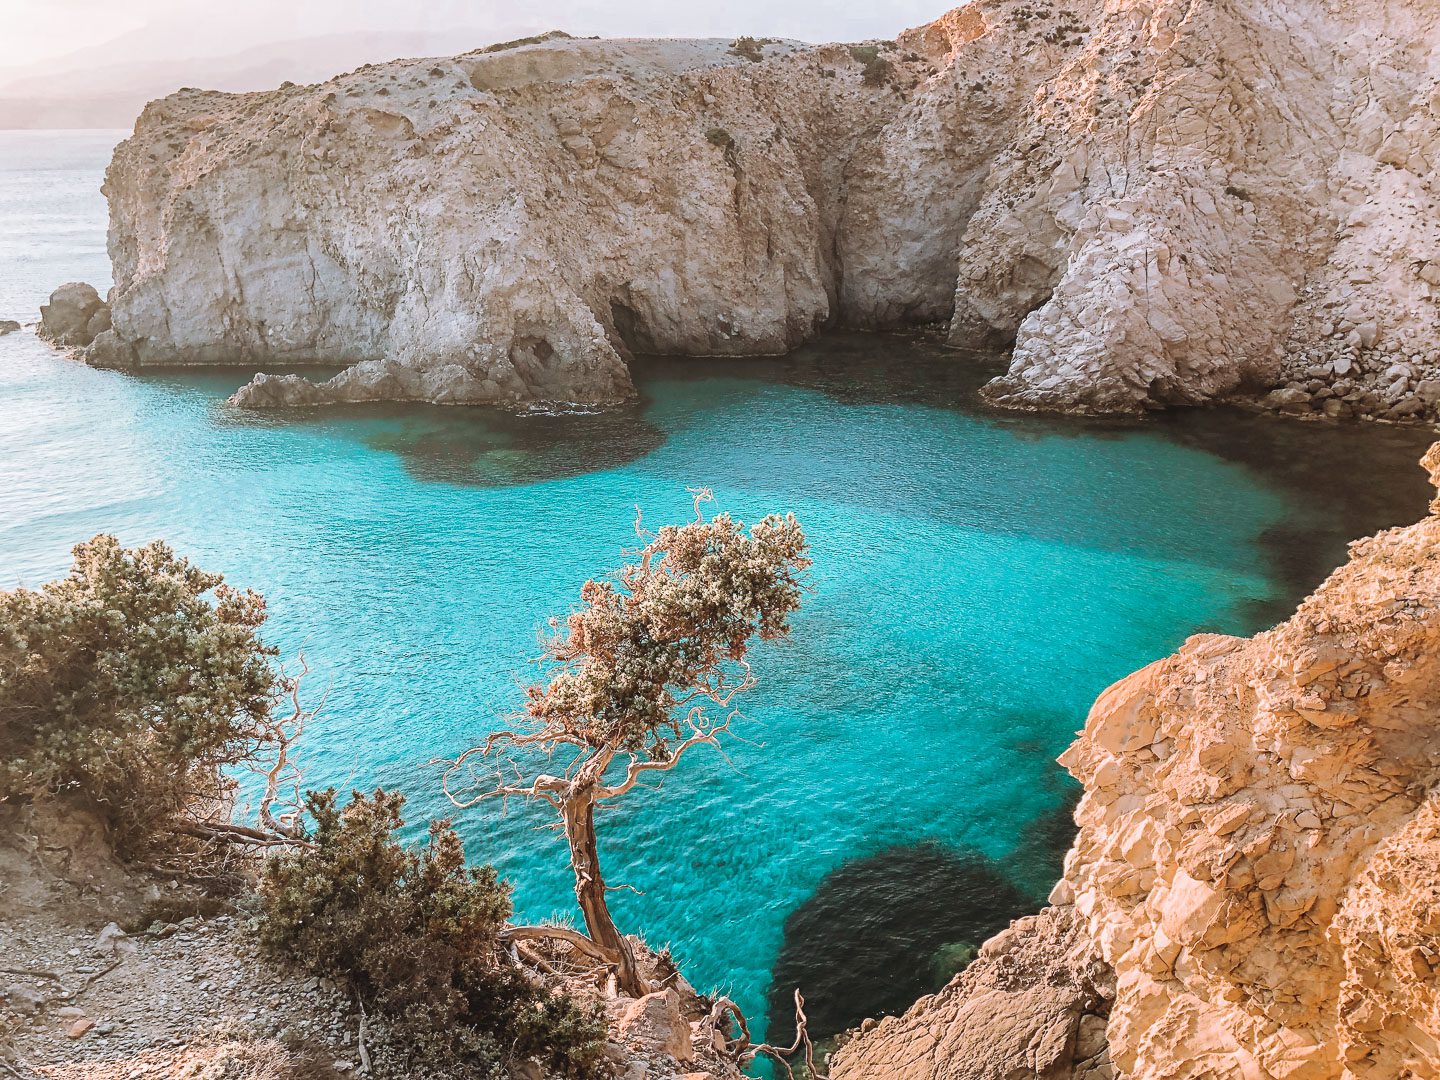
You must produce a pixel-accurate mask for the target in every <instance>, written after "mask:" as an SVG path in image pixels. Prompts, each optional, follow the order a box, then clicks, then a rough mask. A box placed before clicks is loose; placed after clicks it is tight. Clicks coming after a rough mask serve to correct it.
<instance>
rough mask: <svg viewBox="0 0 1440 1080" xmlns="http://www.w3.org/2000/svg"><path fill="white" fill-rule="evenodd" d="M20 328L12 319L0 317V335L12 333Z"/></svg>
mask: <svg viewBox="0 0 1440 1080" xmlns="http://www.w3.org/2000/svg"><path fill="white" fill-rule="evenodd" d="M19 329H20V324H19V323H18V322H16V321H15V320H14V319H0V337H4V336H5V335H6V334H13V333H15V331H17V330H19Z"/></svg>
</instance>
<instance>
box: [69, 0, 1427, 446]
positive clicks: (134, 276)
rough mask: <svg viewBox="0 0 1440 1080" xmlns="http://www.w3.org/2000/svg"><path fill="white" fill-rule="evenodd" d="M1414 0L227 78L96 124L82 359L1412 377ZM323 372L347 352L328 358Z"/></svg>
mask: <svg viewBox="0 0 1440 1080" xmlns="http://www.w3.org/2000/svg"><path fill="white" fill-rule="evenodd" d="M1437 20H1440V10H1437V9H1436V8H1435V6H1434V5H1433V4H1430V3H1427V2H1425V0H1377V2H1376V3H1370V4H1360V3H1359V2H1358V0H1286V2H1285V3H1277V2H1276V0H1210V2H1207V3H1204V4H1199V3H1195V2H1194V0H1074V2H1071V3H1059V2H1052V0H976V2H975V3H972V4H969V5H967V6H965V7H963V8H959V9H956V10H955V11H953V12H951V13H950V14H948V15H945V16H943V17H942V18H940V19H938V20H936V21H935V22H933V23H930V24H928V25H926V26H923V27H920V28H917V29H915V30H911V31H907V32H906V33H904V34H902V35H901V36H900V37H899V39H898V40H897V42H895V43H888V42H887V43H871V44H869V45H866V46H855V47H852V46H841V45H823V46H802V45H799V44H797V43H792V42H751V41H748V40H747V39H741V40H740V41H738V42H727V41H719V40H715V41H666V42H647V41H595V40H575V39H569V38H565V37H563V36H562V37H551V38H548V39H545V40H540V41H537V42H534V43H530V44H520V45H516V46H514V47H509V48H503V49H500V50H499V51H482V52H476V53H468V54H465V55H464V56H460V57H455V58H453V59H446V60H402V61H395V62H393V63H389V64H384V65H377V66H372V67H368V68H364V69H361V70H359V71H356V72H352V73H350V74H348V75H342V76H338V77H337V78H335V79H332V80H330V81H329V82H327V83H323V84H318V85H314V86H303V87H300V86H287V87H282V88H280V89H278V90H275V91H272V92H269V93H263V94H246V95H233V94H218V93H206V92H202V91H181V92H180V93H178V94H176V95H172V96H171V97H169V98H166V99H164V100H162V101H159V102H156V103H153V104H152V105H151V106H149V107H148V108H147V109H146V111H145V113H144V115H143V116H142V117H141V118H140V120H139V122H138V124H137V126H136V132H135V134H134V136H133V137H132V138H131V139H129V140H127V141H126V142H125V143H124V144H122V146H121V147H120V148H119V150H118V151H117V153H116V156H115V160H114V162H113V164H112V166H111V169H110V172H109V175H108V179H107V183H106V190H107V193H108V195H109V197H110V202H111V215H112V225H111V239H110V246H111V254H112V261H113V263H114V271H115V280H116V286H115V288H114V290H113V293H112V296H111V304H112V309H113V321H114V328H115V329H114V334H113V336H106V335H102V336H101V341H100V343H99V344H97V346H96V347H95V348H94V350H93V351H94V352H95V353H96V354H97V357H98V358H99V359H100V360H101V362H104V363H106V364H108V365H110V366H116V365H124V364H132V365H145V364H154V363H177V362H180V363H235V364H242V365H249V366H252V367H255V366H260V365H263V364H266V363H277V362H280V363H283V362H292V361H300V360H305V361H318V362H329V363H336V364H343V365H347V366H350V367H349V370H347V371H346V372H345V373H344V374H342V375H341V376H339V377H338V378H337V379H335V380H333V381H332V382H331V383H328V384H326V385H325V386H324V387H316V386H313V385H311V384H309V383H306V382H304V381H303V380H298V379H294V378H291V379H270V380H260V381H257V383H256V384H254V385H253V386H252V387H250V388H247V390H246V391H244V392H242V395H241V397H240V400H242V401H245V402H248V403H251V404H262V403H283V402H290V401H294V402H312V401H313V402H319V401H327V400H358V399H365V398H377V397H378V398H418V399H423V400H429V401H451V402H481V401H494V402H502V403H515V402H523V401H533V400H573V401H586V402H596V403H605V402H613V401H616V400H619V399H621V398H624V397H626V396H628V395H630V394H631V393H632V387H631V385H630V380H629V375H628V371H627V368H626V364H625V359H626V357H627V355H628V354H629V353H631V352H658V353H670V354H676V355H685V356H704V355H736V354H772V353H780V352H784V351H785V350H787V349H790V348H793V347H794V346H795V345H797V344H799V343H800V342H802V341H804V340H805V339H806V338H808V337H809V336H811V335H812V334H814V333H815V332H816V331H817V329H818V328H821V327H823V326H826V325H829V324H832V323H836V322H840V323H847V324H852V325H858V326H867V327H884V326H891V325H896V324H902V323H907V322H921V321H936V320H942V321H943V320H949V322H950V331H949V336H950V340H951V342H952V343H953V344H955V345H957V346H976V347H979V346H984V347H996V346H1008V345H1012V344H1013V357H1012V360H1011V363H1010V369H1009V371H1008V372H1007V373H1006V375H1004V376H1003V377H1002V378H1000V379H999V380H997V381H996V382H995V383H994V384H992V386H991V387H990V388H989V390H988V394H989V396H990V397H991V398H992V399H993V400H994V401H996V402H998V403H1000V404H1003V405H1008V406H1012V407H1019V408H1046V409H1051V408H1053V409H1065V410H1078V411H1095V412H1101V411H1134V410H1141V409H1149V408H1161V407H1166V406H1170V405H1177V404H1188V403H1199V402H1208V401H1213V400H1217V399H1222V398H1226V397H1230V396H1234V395H1237V394H1250V393H1263V392H1265V391H1269V390H1272V389H1275V388H1279V393H1278V396H1275V397H1273V398H1272V399H1270V404H1271V405H1272V406H1274V407H1277V408H1283V409H1285V410H1286V411H1289V412H1294V413H1303V414H1310V413H1314V414H1324V415H1329V416H1349V415H1358V414H1367V415H1384V416H1387V417H1389V418H1403V417H1432V416H1435V415H1437V408H1440V306H1437V305H1440V269H1437V267H1440V210H1437V203H1436V192H1435V173H1436V168H1435V167H1436V165H1437V164H1440V78H1437V76H1440V21H1437ZM352 365H353V366H352Z"/></svg>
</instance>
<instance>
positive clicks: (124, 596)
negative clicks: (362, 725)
mask: <svg viewBox="0 0 1440 1080" xmlns="http://www.w3.org/2000/svg"><path fill="white" fill-rule="evenodd" d="M212 596H213V600H212V599H211V597H212ZM264 621H265V602H264V601H263V600H262V599H261V598H260V597H259V596H258V595H257V594H255V593H253V592H248V591H240V590H236V589H232V588H230V587H228V586H226V585H225V584H224V582H223V579H222V578H221V576H220V575H219V574H210V573H206V572H205V571H203V570H200V569H199V568H197V567H195V566H193V565H191V564H190V563H189V562H188V561H187V560H185V559H183V558H180V557H178V556H176V555H175V553H174V552H173V551H171V549H170V548H169V547H167V546H166V545H165V544H162V543H159V542H156V543H153V544H149V545H147V546H146V547H142V548H136V549H133V550H127V549H125V548H122V547H121V546H120V544H119V542H118V541H117V540H116V539H115V538H114V537H113V536H105V535H101V536H97V537H95V539H93V540H91V541H89V542H88V543H84V544H80V545H79V546H77V547H76V548H75V550H74V563H73V565H72V567H71V570H70V573H69V575H68V576H66V577H64V578H62V579H61V580H59V581H53V582H50V583H49V584H47V585H45V586H43V587H41V588H40V589H38V590H30V589H16V590H14V591H12V592H5V593H0V798H15V797H27V796H30V797H33V796H37V795H42V794H47V793H48V794H58V795H63V796H65V797H67V798H72V799H75V800H76V801H79V802H81V803H83V804H84V805H86V806H87V807H88V808H89V809H91V810H93V811H94V812H95V813H97V814H98V815H99V817H100V818H101V820H103V821H104V822H105V823H106V824H107V826H108V827H109V828H110V830H111V835H112V840H113V841H114V843H115V845H116V847H117V849H119V850H120V851H121V852H122V853H125V852H127V851H129V850H131V849H133V848H134V847H135V846H136V845H137V844H139V843H141V842H142V841H143V840H145V839H147V838H148V837H150V836H152V835H153V834H154V833H155V832H156V831H157V830H159V829H161V828H162V827H163V826H165V825H166V824H167V823H169V822H170V821H171V820H172V819H173V818H174V817H175V816H176V815H178V814H180V813H182V812H184V811H186V810H188V809H191V808H193V807H195V806H196V804H197V803H201V802H205V801H207V800H208V801H210V802H211V803H212V804H213V805H215V806H219V805H221V804H222V803H223V801H224V800H225V798H226V797H227V796H228V794H229V793H230V784H229V783H228V782H227V781H226V780H225V778H224V776H223V775H222V772H221V770H222V769H223V768H224V767H225V766H227V765H233V764H236V763H238V762H240V761H244V760H246V759H249V758H251V757H253V756H254V755H255V754H257V753H258V752H259V751H260V750H261V749H262V748H263V746H264V744H265V742H266V740H267V738H268V737H269V734H270V729H269V726H268V725H267V722H266V721H267V718H268V716H269V710H270V706H271V704H272V702H273V700H274V698H275V695H276V693H277V692H278V691H279V689H280V685H281V684H280V680H279V678H278V676H277V674H276V672H275V669H274V667H273V666H272V659H273V657H274V655H275V651H274V650H273V649H270V648H268V647H267V646H265V645H264V644H263V643H262V642H261V641H260V639H259V637H258V636H257V631H258V629H259V627H260V626H261V624H262V623H263V622H264Z"/></svg>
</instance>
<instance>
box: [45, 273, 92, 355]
mask: <svg viewBox="0 0 1440 1080" xmlns="http://www.w3.org/2000/svg"><path fill="white" fill-rule="evenodd" d="M102 309H105V301H103V300H101V299H100V294H99V293H98V292H96V291H95V287H94V286H93V285H87V284H86V283H85V282H83V281H70V282H66V283H65V284H64V285H61V286H60V287H59V288H58V289H56V290H55V291H54V292H52V293H51V294H50V302H49V303H48V304H41V305H40V336H41V337H43V338H47V339H49V340H50V341H53V342H54V343H55V344H56V345H66V346H71V347H74V348H83V347H84V346H86V345H89V344H90V343H91V342H92V341H94V340H95V337H94V335H93V334H91V333H90V325H91V322H92V320H94V319H95V318H96V316H97V315H99V314H100V312H101V310H102ZM105 310H106V311H107V314H106V318H105V320H104V323H105V328H106V329H109V316H108V309H105Z"/></svg>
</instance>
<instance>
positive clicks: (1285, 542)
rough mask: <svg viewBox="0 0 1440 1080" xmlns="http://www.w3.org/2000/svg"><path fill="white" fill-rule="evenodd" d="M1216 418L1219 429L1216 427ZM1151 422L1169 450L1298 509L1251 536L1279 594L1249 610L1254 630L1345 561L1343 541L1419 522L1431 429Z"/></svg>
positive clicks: (1246, 417) (1209, 417)
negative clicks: (1209, 461)
mask: <svg viewBox="0 0 1440 1080" xmlns="http://www.w3.org/2000/svg"><path fill="white" fill-rule="evenodd" d="M1217 416H1220V417H1223V418H1225V420H1226V421H1227V422H1224V423H1216V422H1215V418H1216V417H1217ZM1155 423H1156V426H1157V429H1158V430H1160V431H1161V432H1163V433H1164V434H1165V435H1166V436H1167V437H1169V438H1171V439H1173V440H1175V441H1176V442H1178V443H1181V444H1183V445H1185V446H1189V447H1192V448H1194V449H1197V450H1201V451H1204V452H1205V453H1207V454H1212V455H1214V456H1215V457H1218V458H1220V459H1222V460H1225V461H1230V462H1233V463H1234V464H1237V465H1241V466H1243V467H1245V468H1247V469H1250V470H1251V471H1253V472H1254V473H1255V474H1256V475H1257V476H1259V477H1260V478H1262V479H1263V480H1264V481H1265V482H1266V483H1268V484H1271V485H1273V486H1275V487H1279V488H1282V489H1284V490H1285V491H1287V492H1288V493H1289V494H1290V496H1291V498H1292V500H1293V502H1294V503H1295V504H1296V505H1297V506H1298V507H1299V511H1300V512H1299V514H1298V515H1297V516H1295V517H1292V518H1288V519H1287V520H1285V521H1283V522H1280V523H1277V524H1276V525H1274V526H1272V527H1271V528H1270V529H1268V530H1267V531H1266V532H1265V533H1264V534H1262V536H1261V537H1260V542H1261V544H1262V545H1263V547H1264V549H1265V552H1266V554H1267V556H1268V558H1269V561H1270V563H1271V567H1272V573H1273V574H1274V576H1275V577H1276V579H1277V580H1278V581H1279V582H1280V583H1281V585H1282V591H1281V593H1280V594H1278V595H1277V596H1276V597H1275V598H1274V599H1272V600H1271V601H1269V602H1268V603H1260V604H1257V605H1256V608H1255V610H1254V612H1253V617H1254V620H1255V622H1256V623H1257V624H1258V625H1262V626H1269V625H1273V624H1274V623H1276V622H1279V621H1280V620H1282V619H1285V618H1288V617H1289V615H1290V613H1291V612H1292V611H1293V610H1294V608H1295V604H1296V602H1297V601H1298V600H1299V599H1300V598H1301V597H1303V596H1305V595H1306V594H1308V593H1309V592H1310V591H1312V590H1313V589H1314V588H1315V587H1316V586H1317V585H1319V584H1320V582H1321V581H1323V580H1324V579H1325V578H1326V576H1328V575H1329V573H1330V572H1331V571H1332V570H1334V569H1335V568H1336V567H1337V566H1339V565H1341V564H1342V563H1344V562H1345V559H1346V551H1345V549H1346V546H1347V545H1348V544H1349V543H1350V542H1351V541H1352V540H1356V539H1358V538H1360V537H1362V536H1369V535H1370V534H1371V533H1376V532H1379V531H1380V530H1382V529H1389V528H1393V527H1395V526H1397V525H1409V524H1411V523H1412V522H1415V521H1418V520H1419V519H1420V518H1421V517H1422V516H1423V515H1424V513H1425V508H1426V506H1427V505H1428V504H1429V501H1430V482H1429V480H1428V478H1427V477H1426V475H1425V472H1424V470H1422V469H1421V468H1420V466H1419V460H1420V455H1421V454H1423V453H1424V452H1425V449H1426V448H1427V447H1428V446H1429V445H1430V444H1431V443H1432V442H1434V441H1435V439H1436V438H1437V435H1436V432H1435V430H1434V429H1433V428H1429V427H1421V426H1413V427H1412V426H1400V425H1394V424H1374V423H1353V422H1352V423H1327V422H1317V421H1304V420H1290V419H1282V418H1279V417H1272V416H1261V417H1255V416H1252V415H1250V414H1248V413H1241V412H1234V411H1223V412H1222V411H1221V410H1192V411H1187V412H1177V413H1172V414H1167V415H1165V416H1163V417H1160V418H1158V419H1157V420H1156V421H1155Z"/></svg>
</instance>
